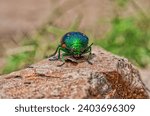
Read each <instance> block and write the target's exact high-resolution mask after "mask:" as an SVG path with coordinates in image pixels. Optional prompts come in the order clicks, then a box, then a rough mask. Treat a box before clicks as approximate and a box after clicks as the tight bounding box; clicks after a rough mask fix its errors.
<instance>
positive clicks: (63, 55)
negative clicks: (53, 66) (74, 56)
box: [57, 53, 70, 67]
mask: <svg viewBox="0 0 150 116" xmlns="http://www.w3.org/2000/svg"><path fill="white" fill-rule="evenodd" d="M69 55H70V54H68V53H63V54H62V58H61V60H62V62H63V63H62V64H60V65H57V66H58V67H61V66H63V65H64V64H65V58H64V57H65V56H69Z"/></svg>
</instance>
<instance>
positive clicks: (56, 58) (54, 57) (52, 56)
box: [49, 45, 61, 61]
mask: <svg viewBox="0 0 150 116" xmlns="http://www.w3.org/2000/svg"><path fill="white" fill-rule="evenodd" d="M60 48H61V46H60V45H58V47H57V49H56V51H55V52H54V53H53V54H51V55H50V56H49V60H50V61H54V60H58V57H56V56H55V55H56V54H57V52H58V51H59V54H60Z"/></svg>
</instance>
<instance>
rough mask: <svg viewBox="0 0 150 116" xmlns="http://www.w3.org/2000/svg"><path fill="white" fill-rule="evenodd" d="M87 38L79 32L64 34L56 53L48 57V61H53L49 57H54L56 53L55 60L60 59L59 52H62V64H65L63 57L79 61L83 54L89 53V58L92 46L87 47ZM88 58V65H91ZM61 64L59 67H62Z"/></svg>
mask: <svg viewBox="0 0 150 116" xmlns="http://www.w3.org/2000/svg"><path fill="white" fill-rule="evenodd" d="M88 43H89V38H88V37H87V36H86V35H85V34H83V33H81V32H68V33H66V34H65V35H64V36H63V37H62V38H61V41H60V44H59V45H58V47H57V49H56V51H55V52H54V53H53V54H52V55H50V58H49V60H54V59H51V57H53V56H55V55H56V54H57V52H58V57H56V58H55V60H58V59H60V52H61V51H63V52H64V53H63V54H62V58H61V60H62V62H63V64H64V63H65V59H64V57H65V56H72V57H73V58H75V59H80V58H81V57H82V55H83V54H86V53H89V56H90V55H91V51H92V47H91V46H92V45H93V43H92V44H91V45H89V46H88ZM89 56H88V59H87V61H88V63H90V64H92V63H91V62H90V61H89ZM63 64H61V65H59V66H62V65H63Z"/></svg>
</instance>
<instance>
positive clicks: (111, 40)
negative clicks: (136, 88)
mask: <svg viewBox="0 0 150 116" xmlns="http://www.w3.org/2000/svg"><path fill="white" fill-rule="evenodd" d="M95 41H96V42H95V43H97V45H100V46H102V47H103V48H105V49H106V50H108V51H111V52H112V53H115V54H118V55H121V56H124V57H127V58H128V59H130V60H131V61H132V62H133V63H135V64H137V65H139V66H141V67H146V66H147V64H148V63H150V24H149V20H145V19H140V20H136V19H134V18H120V17H115V18H114V19H113V20H112V29H111V31H110V32H108V34H107V35H106V36H105V37H104V38H103V39H102V40H98V39H96V40H95Z"/></svg>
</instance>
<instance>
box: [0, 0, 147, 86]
mask: <svg viewBox="0 0 150 116" xmlns="http://www.w3.org/2000/svg"><path fill="white" fill-rule="evenodd" d="M68 31H81V32H84V33H85V34H86V35H87V36H88V37H89V38H90V41H91V42H94V44H95V45H98V46H101V47H103V48H104V49H106V50H108V51H110V52H112V53H114V54H117V55H119V56H123V57H126V58H128V59H129V60H130V61H131V62H132V63H133V64H134V65H136V66H137V67H138V68H139V70H140V73H141V75H142V79H143V80H144V82H145V83H146V84H147V86H149V87H150V0H0V75H2V74H6V73H10V72H12V71H15V70H18V69H21V68H24V67H27V66H29V65H30V64H32V63H35V62H37V61H39V60H41V59H44V58H45V57H46V56H48V55H50V54H51V53H52V52H53V51H54V50H55V49H56V47H57V45H58V43H59V41H60V38H61V37H62V36H63V35H64V34H65V33H66V32H68Z"/></svg>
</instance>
